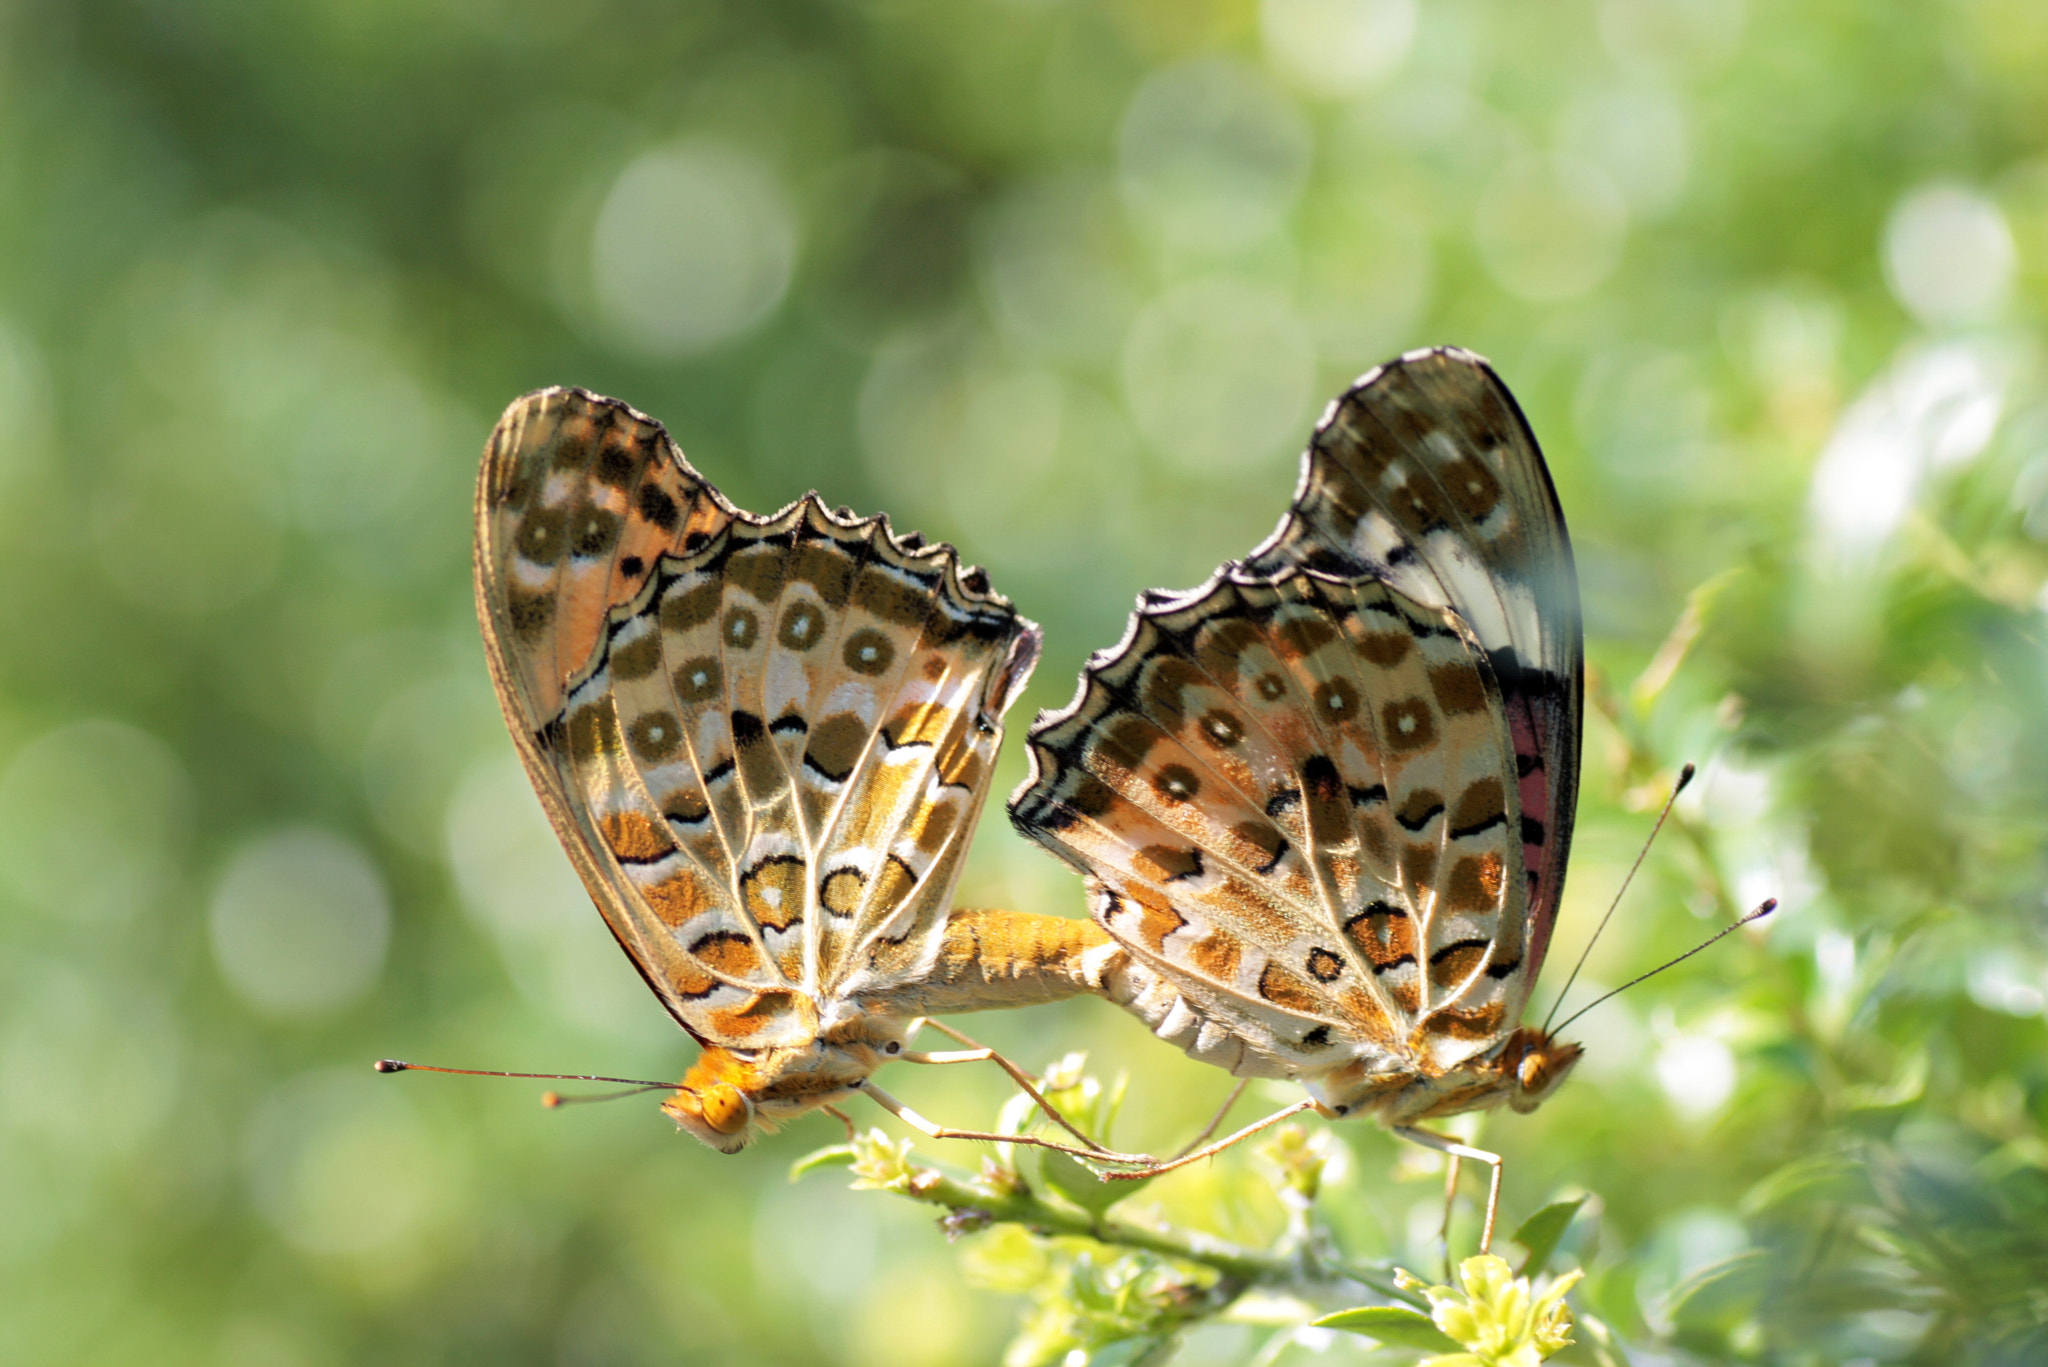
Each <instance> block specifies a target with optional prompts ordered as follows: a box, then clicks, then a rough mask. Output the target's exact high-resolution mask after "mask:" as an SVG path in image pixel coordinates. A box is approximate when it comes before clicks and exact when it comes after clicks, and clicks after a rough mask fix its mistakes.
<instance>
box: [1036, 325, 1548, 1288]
mask: <svg viewBox="0 0 2048 1367" xmlns="http://www.w3.org/2000/svg"><path fill="white" fill-rule="evenodd" d="M1583 673H1584V671H1583V658H1582V646H1581V631H1580V617H1579V601H1578V588H1577V580H1576V576H1575V574H1574V571H1573V567H1572V553H1571V544H1570V541H1569V539H1568V538H1567V536H1566V533H1565V525H1564V517H1563V513H1562V511H1561V510H1560V508H1559V506H1558V501H1557V495H1556V492H1555V491H1554V489H1553V488H1552V485H1551V481H1550V477H1549V474H1548V472H1547V470H1546V469H1545V467H1544V464H1543V458H1542V456H1541V454H1540V453H1539V452H1538V450H1537V446H1536V441H1535V438H1534V436H1533V435H1531V433H1530V430H1529V426H1528V423H1527V422H1526V421H1525V420H1524V419H1523V417H1522V414H1521V411H1520V409H1519V408H1518V407H1517V406H1516V404H1515V401H1514V399H1513V398H1512V397H1511V396H1510V395H1509V393H1508V391H1507V388H1506V387H1505V386H1504V385H1503V384H1502V383H1501V382H1500V380H1499V378H1498V377H1497V376H1495V374H1494V373H1493V371H1492V370H1491V369H1490V368H1489V367H1488V366H1487V364H1486V363H1485V362H1484V361H1483V360H1481V359H1480V358H1479V357H1477V356H1474V355H1472V354H1471V353H1469V352H1464V351H1458V350H1452V349H1439V350H1431V351H1421V352H1414V353H1411V354H1409V355H1406V356H1403V357H1402V358H1400V359H1399V360H1397V361H1394V362H1392V363H1390V364H1388V365H1385V366H1382V367H1380V368H1379V369H1377V370H1374V371H1372V372H1371V373H1369V374H1367V375H1366V376H1365V377H1363V378H1362V379H1361V380H1360V381H1359V382H1358V383H1357V384H1356V385H1354V386H1353V387H1352V388H1351V389H1350V390H1349V391H1347V392H1346V393H1345V394H1343V395H1342V396H1341V397H1340V398H1338V399H1337V400H1336V402H1335V403H1333V404H1332V405H1331V407H1330V408H1329V410H1328V412H1327V413H1326V414H1325V416H1324V418H1323V420H1322V422H1321V423H1320V424H1319V425H1318V427H1317V428H1316V432H1315V436H1314V438H1313V440H1312V441H1311V443H1310V445H1309V447H1308V450H1307V452H1306V453H1305V455H1304V458H1303V468H1302V475H1301V482H1300V485H1299V488H1298V490H1297V492H1296V494H1295V497H1294V501H1293V505H1292V507H1291V508H1290V509H1289V511H1288V512H1287V514H1286V516H1285V517H1284V518H1283V519H1282V521H1281V523H1280V526H1279V528H1278V530H1277V531H1276V532H1275V533H1274V534H1273V536H1272V537H1271V538H1269V539H1268V540H1267V541H1266V542H1265V543H1264V544H1263V545H1261V546H1260V547H1259V548H1258V549H1256V550H1255V551H1253V552H1252V553H1251V554H1250V555H1249V556H1247V557H1245V558H1244V559H1243V560H1242V561H1237V562H1231V563H1226V564H1225V565H1224V566H1223V567H1222V568H1221V569H1220V570H1219V571H1218V572H1217V573H1216V574H1215V575H1214V576H1213V577H1212V578H1211V579H1210V580H1209V581H1208V582H1207V583H1205V584H1203V585H1202V586H1201V587H1200V588H1197V589H1194V590H1192V591H1190V592H1187V593H1180V594H1173V593H1164V592H1158V591H1152V592H1148V593H1146V594H1145V595H1143V596H1142V597H1141V598H1140V599H1139V602H1138V608H1137V611H1136V612H1135V613H1134V614H1133V616H1132V618H1131V622H1130V626H1129V629H1128V630H1127V632H1126V634H1125V636H1124V639H1123V640H1122V641H1121V642H1120V643H1119V644H1117V645H1116V646H1115V647H1113V648H1112V649H1110V650H1107V651H1104V652H1101V653H1098V654H1097V655H1095V656H1093V657H1091V658H1090V659H1089V661H1088V662H1087V664H1086V666H1085V667H1084V669H1083V671H1082V676H1081V682H1080V688H1079V691H1078V693H1077V694H1076V696H1075V698H1074V700H1073V702H1072V703H1071V704H1069V705H1068V706H1067V707H1066V708H1064V709H1061V710H1058V711H1054V712H1048V713H1044V714H1041V715H1040V717H1039V718H1038V720H1037V721H1036V722H1035V723H1034V724H1033V726H1032V727H1031V730H1030V735H1029V747H1030V754H1031V762H1032V770H1031V776H1030V777H1029V778H1028V779H1027V780H1026V781H1025V783H1024V784H1023V786H1021V787H1020V788H1019V789H1018V790H1017V792H1016V794H1015V795H1014V796H1013V798H1012V799H1011V802H1010V805H1009V811H1010V816H1011V819H1012V821H1013V822H1014V824H1015V825H1016V827H1017V829H1018V830H1019V831H1021V832H1022V833H1023V834H1024V835H1026V836H1027V837H1029V838H1031V839H1033V840H1036V841H1038V842H1039V843H1041V844H1043V845H1045V846H1046V847H1047V848H1048V849H1050V850H1051V851H1052V852H1053V853H1055V854H1057V855H1059V856H1060V857H1061V858H1063V859H1065V860H1066V861H1067V862H1068V863H1070V864H1072V865H1073V866H1074V867H1075V868H1077V869H1078V870H1080V872H1081V873H1082V874H1083V875H1084V877H1085V879H1086V881H1087V886H1088V893H1089V906H1090V912H1091V914H1092V916H1093V918H1094V919H1095V921H1096V922H1097V923H1098V924H1099V925H1101V926H1102V927H1103V929H1104V930H1106V931H1107V932H1108V933H1109V934H1110V936H1111V937H1113V938H1114V940H1115V941H1116V943H1117V944H1118V946H1119V947H1120V948H1121V949H1122V951H1123V954H1124V958H1123V959H1122V960H1121V961H1120V962H1118V963H1115V964H1109V965H1105V966H1103V968H1102V969H1101V973H1102V982H1103V988H1102V991H1103V992H1104V994H1105V995H1107V996H1109V997H1110V999H1111V1000H1113V1001H1116V1002H1117V1003H1118V1004H1120V1005H1122V1006H1124V1007H1125V1008H1127V1009H1129V1010H1130V1011H1132V1012H1134V1013H1135V1014H1137V1015H1138V1016H1139V1017H1140V1018H1142V1019H1143V1020H1144V1021H1145V1022H1146V1023H1147V1024H1148V1025H1149V1026H1151V1027H1152V1029H1153V1030H1154V1032H1155V1033H1157V1034H1158V1035H1159V1036H1161V1037H1162V1038H1164V1039H1166V1040H1168V1041H1170V1042H1172V1043H1173V1044H1176V1045H1178V1046H1180V1047H1181V1048H1182V1049H1184V1050H1185V1051H1187V1052H1188V1053H1189V1054H1190V1055H1192V1056H1193V1057H1195V1058H1198V1059H1202V1060H1204V1061H1207V1062H1211V1063H1215V1064H1218V1065H1219V1066H1221V1067H1223V1068H1226V1069H1228V1070H1230V1071H1231V1072H1233V1073H1235V1074H1237V1075H1239V1076H1244V1077H1280V1078H1292V1079H1295V1080H1297V1081H1299V1082H1301V1083H1302V1084H1303V1086H1304V1087H1305V1088H1306V1089H1307V1091H1308V1093H1309V1099H1308V1100H1306V1101H1303V1102H1301V1103H1298V1104H1297V1105H1295V1106H1293V1107H1290V1108H1288V1109H1287V1110H1286V1111H1283V1112H1281V1113H1280V1114H1281V1115H1288V1114H1294V1113H1296V1112H1298V1111H1301V1110H1304V1109H1309V1108H1313V1109H1316V1110H1318V1111H1321V1112H1322V1113H1323V1114H1325V1115H1328V1116H1332V1117H1335V1116H1345V1115H1372V1116H1376V1117H1378V1118H1379V1119H1380V1120H1381V1121H1383V1122H1384V1123H1385V1124H1387V1125H1388V1126H1389V1127H1391V1128H1393V1129H1394V1130H1395V1131H1396V1132H1397V1133H1400V1134H1402V1135H1404V1136H1405V1137H1408V1138H1412V1139H1416V1140H1418V1141H1419V1142H1422V1143H1425V1144H1430V1145H1431V1146H1432V1147H1437V1148H1440V1149H1445V1150H1446V1151H1447V1152H1450V1153H1451V1154H1452V1155H1453V1157H1454V1158H1456V1157H1471V1158H1478V1159H1481V1160H1483V1161H1487V1162H1489V1163H1490V1164H1491V1165H1492V1166H1493V1169H1494V1181H1495V1188H1494V1191H1495V1197H1493V1198H1490V1199H1489V1206H1488V1213H1487V1234H1488V1235H1489V1236H1490V1234H1491V1229H1492V1217H1493V1207H1494V1201H1495V1199H1497V1193H1498V1181H1499V1160H1498V1158H1497V1156H1495V1155H1491V1154H1486V1153H1484V1152H1482V1151H1479V1150H1475V1149H1470V1148H1467V1147H1465V1146H1461V1145H1457V1144H1455V1143H1454V1142H1453V1141H1450V1140H1448V1139H1446V1138H1444V1137H1443V1136H1439V1135H1434V1134H1431V1133H1429V1132H1427V1131H1422V1130H1417V1129H1414V1128H1413V1127H1414V1126H1415V1125H1417V1124H1418V1123H1419V1122H1423V1121H1427V1120H1432V1119H1437V1118H1441V1117H1444V1116H1450V1115H1455V1114H1458V1113H1460V1112H1463V1111H1472V1110H1483V1109H1488V1108H1492V1107H1496V1106H1499V1105H1501V1104H1503V1103H1505V1104H1506V1105H1508V1106H1510V1107H1511V1108H1513V1109H1515V1110H1517V1111H1529V1110H1533V1109H1534V1108H1535V1107H1536V1106H1537V1105H1538V1104H1539V1103H1541V1102H1542V1101H1543V1100H1544V1098H1546V1097H1547V1096H1549V1095H1550V1093H1551V1092H1552V1091H1553V1090H1554V1089H1555V1088H1556V1087H1557V1086H1558V1084H1559V1083H1560V1082H1562V1081H1563V1080H1564V1078H1565V1076H1566V1075H1567V1074H1568V1073H1570V1071H1571V1069H1572V1066H1573V1064H1574V1063H1575V1062H1576V1061H1577V1060H1578V1058H1579V1054H1580V1048H1579V1046H1578V1045H1576V1044H1568V1043H1563V1042H1560V1041H1558V1040H1555V1039H1553V1038H1551V1037H1550V1036H1549V1035H1547V1034H1546V1033H1545V1032H1544V1031H1543V1030H1541V1029H1537V1028H1533V1027H1530V1026H1526V1025H1523V1024H1521V1016H1522V1011H1523V1007H1524V1005H1525V1004H1526V1002H1527V1001H1528V997H1529V991H1530V987H1531V985H1532V984H1533V983H1534V982H1535V980H1536V975H1537V972H1538V971H1539V970H1540V969H1541V967H1542V964H1543V957H1544V952H1545V950H1546V949H1547V948H1548V946H1549V943H1550V936H1551V930H1552V927H1553V926H1554V925H1555V923H1556V919H1557V909H1558V899H1559V896H1560V894H1561V893H1562V891H1563V887H1564V874H1565V860H1566V855H1567V852H1568V851H1569V849H1570V846H1571V834H1572V816H1573V810H1574V806H1575V802H1576V796H1577V790H1578V770H1579V736H1580V729H1581V713H1582V708H1583V700H1582V699H1583ZM1279 1118H1280V1117H1279V1116H1274V1117H1269V1118H1268V1120H1267V1121H1263V1122H1260V1125H1259V1126H1253V1127H1252V1128H1253V1129H1256V1128H1260V1127H1261V1126H1263V1125H1264V1124H1267V1123H1271V1122H1272V1121H1273V1120H1277V1119H1279ZM1235 1137H1241V1136H1234V1138H1235ZM1226 1142H1229V1141H1226ZM1217 1147H1220V1146H1211V1147H1210V1148H1209V1149H1205V1150H1203V1151H1201V1153H1197V1154H1193V1155H1189V1156H1188V1157H1187V1158H1186V1159H1183V1160H1180V1161H1191V1160H1192V1158H1195V1157H1201V1156H1204V1155H1206V1154H1207V1153H1210V1152H1214V1151H1215V1149H1216V1148H1217ZM1158 1170H1160V1168H1159V1167H1157V1166H1155V1167H1154V1168H1152V1169H1151V1171H1158ZM1483 1247H1484V1241H1482V1248H1483Z"/></svg>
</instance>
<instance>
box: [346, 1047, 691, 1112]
mask: <svg viewBox="0 0 2048 1367" xmlns="http://www.w3.org/2000/svg"><path fill="white" fill-rule="evenodd" d="M372 1066H373V1067H375V1068H376V1070H377V1071H378V1072H380V1073H454V1074H457V1075H458V1076H461V1077H530V1078H541V1079H544V1080H547V1081H550V1082H616V1083H619V1084H620V1085H621V1086H623V1087H625V1088H626V1090H625V1091H623V1092H599V1093H597V1094H596V1095H593V1096H563V1095H562V1094H561V1093H560V1092H544V1093H542V1094H541V1098H540V1104H541V1105H543V1106H546V1107H548V1108H549V1109H550V1110H552V1109H554V1108H555V1107H557V1106H567V1105H568V1104H569V1103H571V1102H573V1101H617V1100H618V1099H619V1098H620V1097H627V1096H638V1095H640V1094H641V1093H642V1092H673V1091H674V1090H675V1089H676V1084H675V1083H673V1082H647V1081H644V1080H642V1079H640V1078H636V1077H599V1076H597V1075H596V1074H594V1073H501V1072H497V1071H496V1070H494V1069H488V1068H436V1067H435V1066H434V1065H433V1064H431V1063H407V1062H406V1061H405V1060H403V1059H395V1058H380V1059H378V1060H377V1062H376V1063H375V1064H373V1065H372Z"/></svg>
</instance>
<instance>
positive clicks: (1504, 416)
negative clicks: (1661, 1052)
mask: <svg viewBox="0 0 2048 1367" xmlns="http://www.w3.org/2000/svg"><path fill="white" fill-rule="evenodd" d="M1244 563H1245V568H1246V569H1247V570H1248V571H1250V572H1252V573H1254V574H1260V575H1274V574H1279V573H1282V572H1284V571H1285V570H1287V569H1288V568H1290V567H1293V566H1301V567H1304V568H1307V569H1311V570H1317V571H1321V572H1324V573H1328V574H1333V575H1338V576H1342V577H1346V578H1358V577H1364V578H1371V579H1377V580H1381V581H1383V582H1385V583H1387V584H1388V585H1390V586H1392V587H1393V588H1395V589H1396V590H1398V591H1399V592H1401V593H1402V594H1404V595H1405V596H1407V597H1408V598H1410V599H1412V600H1413V601H1415V602H1416V603H1420V604H1424V605H1427V606H1431V607H1448V608H1450V609H1452V610H1454V611H1456V612H1457V614H1458V615H1459V616H1460V617H1461V618H1463V619H1464V621H1465V622H1466V624H1467V625H1468V626H1469V627H1470V628H1471V630H1472V633H1473V635H1474V636H1475V637H1476V638H1477V639H1478V641H1479V643H1480V645H1481V646H1482V647H1483V648H1484V649H1485V651H1486V653H1487V656H1488V659H1489V661H1490V662H1491V665H1492V670H1493V675H1494V678H1495V679H1496V680H1497V681H1498V684H1499V687H1500V691H1501V695H1502V699H1503V702H1504V704H1505V706H1506V708H1507V714H1508V720H1509V724H1510V728H1511V730H1512V733H1513V736H1514V745H1515V755H1516V762H1517V765H1518V768H1519V781H1518V782H1517V784H1516V787H1517V797H1518V803H1517V805H1518V807H1519V814H1520V819H1521V827H1522V832H1521V833H1522V840H1523V857H1522V864H1523V867H1524V868H1525V869H1526V870H1527V876H1528V918H1529V937H1530V948H1529V955H1528V959H1527V963H1526V969H1525V971H1526V973H1527V975H1528V976H1529V977H1531V978H1533V977H1534V976H1535V974H1536V972H1537V970H1538V969H1539V968H1540V967H1541V965H1542V962H1543V956H1544V952H1545V950H1546V949H1547V948H1548V947H1549V943H1550V934H1551V930H1552V928H1553V927H1554V926H1555V924H1556V921H1557V908H1558V899H1559V898H1560V896H1561V895H1562V894H1563V891H1564V874H1565V863H1566V858H1567V856H1568V854H1569V852H1570V848H1571V837H1572V819H1573V814H1574V812H1575V811H1576V810H1577V806H1578V783H1579V735H1580V729H1581V717H1582V713H1583V710H1584V692H1585V687H1584V673H1585V671H1584V645H1583V640H1582V633H1581V628H1580V614H1579V592H1578V577H1577V574H1576V572H1575V571H1574V568H1573V565H1572V550H1571V542H1570V539H1569V537H1568V536H1567V535H1566V533H1565V524H1564V514H1563V511H1562V510H1561V509H1560V508H1559V506H1558V501H1557V493H1556V490H1555V489H1554V488H1553V487H1552V485H1551V482H1550V474H1549V471H1548V470H1547V469H1546V468H1545V466H1544V463H1543V457H1542V454H1541V453H1540V452H1539V451H1538V449H1537V446H1536V438H1535V436H1534V435H1533V434H1532V433H1531V432H1530V430H1529V424H1528V422H1527V420H1526V419H1524V418H1523V416H1522V411H1521V409H1520V408H1519V407H1518V406H1517V405H1516V403H1515V400H1514V397H1513V396H1512V395H1511V394H1509V393H1508V390H1507V386H1506V385H1504V384H1502V383H1501V381H1500V378H1499V376H1497V375H1495V374H1494V373H1493V370H1492V369H1491V368H1490V367H1489V366H1488V365H1487V364H1486V362H1485V361H1484V360H1482V359H1480V358H1479V357H1478V356H1475V355H1473V354H1472V353H1470V352H1468V351H1460V350H1456V349H1454V348H1439V349H1436V350H1431V351H1418V352H1413V353H1410V354H1409V355H1407V356H1404V357H1402V358H1401V359H1399V360H1397V361H1394V362H1391V363H1389V364H1387V365H1385V366H1381V367H1380V368H1379V369H1377V370H1374V371H1372V372H1370V373H1369V374H1367V375H1366V376H1364V377H1363V378H1362V379H1361V380H1359V382H1358V383H1357V384H1356V385H1354V386H1353V387H1352V388H1351V389H1350V390H1349V391H1348V392H1346V393H1345V394H1344V395H1343V396H1342V397H1340V398H1339V399H1338V400H1337V401H1336V402H1335V403H1334V404H1332V405H1331V406H1330V410H1329V412H1328V413H1326V414H1325V415H1324V417H1323V421H1322V422H1321V424H1320V425H1318V427H1317V428H1316V433H1315V437H1314V439H1313V440H1312V441H1311V442H1310V443H1309V448H1308V450H1307V452H1306V453H1305V454H1304V456H1303V458H1302V476H1301V484H1300V487H1299V489H1298V490H1297V492H1296V494H1295V498H1294V504H1293V506H1292V508H1290V509H1289V511H1288V513H1287V515H1286V517H1285V518H1283V519H1282V521H1281V523H1280V527H1279V529H1278V530H1277V531H1276V532H1275V533H1274V535H1273V536H1272V538H1271V539H1269V540H1268V541H1267V542H1266V543H1265V544H1264V545H1263V546H1261V547H1260V548H1259V549H1258V550H1256V551H1254V552H1253V553H1252V554H1251V555H1250V556H1248V557H1246V560H1245V562H1244Z"/></svg>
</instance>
